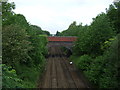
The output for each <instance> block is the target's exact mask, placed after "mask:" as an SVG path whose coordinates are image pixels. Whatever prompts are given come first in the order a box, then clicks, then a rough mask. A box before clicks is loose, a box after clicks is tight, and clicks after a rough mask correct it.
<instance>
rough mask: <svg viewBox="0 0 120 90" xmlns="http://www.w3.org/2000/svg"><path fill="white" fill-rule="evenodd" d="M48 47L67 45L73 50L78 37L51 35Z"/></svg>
mask: <svg viewBox="0 0 120 90" xmlns="http://www.w3.org/2000/svg"><path fill="white" fill-rule="evenodd" d="M47 38H48V44H47V47H66V48H68V49H70V50H71V48H72V47H73V45H74V42H75V41H76V40H77V37H74V36H49V37H47Z"/></svg>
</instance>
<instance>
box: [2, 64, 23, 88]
mask: <svg viewBox="0 0 120 90" xmlns="http://www.w3.org/2000/svg"><path fill="white" fill-rule="evenodd" d="M2 71H3V73H2V82H3V83H2V87H3V88H17V87H19V88H21V87H23V84H22V83H23V81H22V79H20V78H19V77H18V76H17V74H16V70H15V69H12V67H10V66H6V65H5V64H3V65H2Z"/></svg>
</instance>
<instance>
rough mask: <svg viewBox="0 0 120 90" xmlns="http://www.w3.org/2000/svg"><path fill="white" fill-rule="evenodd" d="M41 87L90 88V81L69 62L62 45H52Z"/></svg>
mask: <svg viewBox="0 0 120 90" xmlns="http://www.w3.org/2000/svg"><path fill="white" fill-rule="evenodd" d="M49 51H50V56H49V58H48V59H47V67H46V71H45V73H44V75H43V77H42V79H41V82H40V84H39V86H38V87H39V88H89V85H88V82H87V81H86V80H85V79H84V77H83V76H82V75H81V74H80V73H78V72H77V70H76V68H75V67H74V65H70V64H69V60H68V58H66V57H65V56H63V53H62V51H61V49H60V47H51V48H50V50H49Z"/></svg>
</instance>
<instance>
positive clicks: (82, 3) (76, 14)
mask: <svg viewBox="0 0 120 90" xmlns="http://www.w3.org/2000/svg"><path fill="white" fill-rule="evenodd" d="M9 2H15V5H16V9H15V10H14V12H15V13H16V14H23V15H24V16H25V17H26V19H27V21H28V22H29V23H30V24H32V25H37V26H39V27H41V28H42V29H43V30H47V31H49V32H50V33H51V34H55V33H56V32H57V31H59V32H61V31H63V30H66V29H67V28H68V27H69V25H70V24H71V23H72V22H73V21H76V22H77V25H78V24H80V23H82V24H83V25H86V24H88V25H90V23H91V22H92V18H95V17H96V16H97V15H98V14H100V13H101V12H105V11H106V10H105V9H106V8H108V7H109V5H110V4H112V3H113V0H9Z"/></svg>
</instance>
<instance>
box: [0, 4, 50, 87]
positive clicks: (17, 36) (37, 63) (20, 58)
mask: <svg viewBox="0 0 120 90" xmlns="http://www.w3.org/2000/svg"><path fill="white" fill-rule="evenodd" d="M2 5H3V7H2V9H3V10H2V14H3V18H2V23H3V31H2V35H3V38H2V39H3V43H2V46H3V48H2V52H3V56H2V58H3V60H2V62H3V68H2V69H3V88H35V87H36V85H37V80H38V78H39V76H40V75H41V74H42V72H43V69H44V66H45V56H46V55H47V49H46V44H47V39H46V35H49V32H48V31H43V30H42V29H41V28H40V27H38V26H36V25H30V24H29V23H28V22H27V20H26V18H25V17H24V16H23V15H21V14H15V13H14V12H13V11H12V9H14V8H15V4H14V3H8V2H3V3H2Z"/></svg>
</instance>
